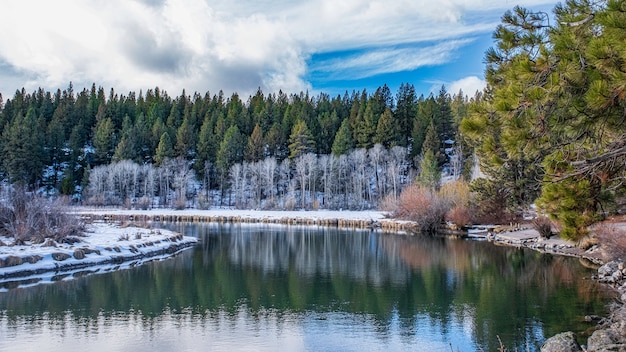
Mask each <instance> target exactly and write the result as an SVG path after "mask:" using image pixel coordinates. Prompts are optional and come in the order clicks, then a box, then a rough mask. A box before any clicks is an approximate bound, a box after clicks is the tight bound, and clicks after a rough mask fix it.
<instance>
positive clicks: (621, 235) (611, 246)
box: [593, 224, 626, 261]
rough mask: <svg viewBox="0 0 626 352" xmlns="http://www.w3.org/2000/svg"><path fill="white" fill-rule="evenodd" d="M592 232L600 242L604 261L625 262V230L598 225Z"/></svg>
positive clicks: (612, 226)
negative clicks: (618, 260)
mask: <svg viewBox="0 0 626 352" xmlns="http://www.w3.org/2000/svg"><path fill="white" fill-rule="evenodd" d="M593 232H594V233H595V234H596V237H597V238H598V240H599V241H600V246H601V248H602V252H603V255H604V257H605V258H604V259H605V260H606V261H611V260H617V259H621V260H626V228H618V227H616V226H614V225H606V224H600V225H597V226H594V228H593Z"/></svg>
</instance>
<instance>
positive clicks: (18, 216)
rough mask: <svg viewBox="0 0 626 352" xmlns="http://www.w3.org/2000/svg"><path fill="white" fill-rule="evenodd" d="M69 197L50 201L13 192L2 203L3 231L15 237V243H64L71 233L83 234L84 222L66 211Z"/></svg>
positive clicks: (0, 205) (33, 195)
mask: <svg viewBox="0 0 626 352" xmlns="http://www.w3.org/2000/svg"><path fill="white" fill-rule="evenodd" d="M66 205H67V199H56V200H50V199H47V198H44V197H42V196H40V195H36V194H31V193H26V192H25V191H24V190H23V189H18V190H15V191H12V192H11V194H10V195H9V197H8V200H6V201H4V202H2V203H0V231H1V232H2V233H4V234H5V235H6V236H9V237H13V239H14V241H15V243H16V244H22V243H24V242H26V241H32V242H35V243H43V242H44V241H45V240H46V239H47V238H50V239H53V240H55V241H57V242H65V241H66V240H67V239H68V238H69V237H71V236H82V234H83V231H84V224H83V223H82V221H81V220H80V219H79V218H78V217H76V216H74V215H70V214H67V213H66V212H65V206H66Z"/></svg>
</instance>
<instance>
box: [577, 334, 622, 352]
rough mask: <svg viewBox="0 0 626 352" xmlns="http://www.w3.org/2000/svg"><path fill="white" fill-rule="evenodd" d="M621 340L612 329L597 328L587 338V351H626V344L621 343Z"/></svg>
mask: <svg viewBox="0 0 626 352" xmlns="http://www.w3.org/2000/svg"><path fill="white" fill-rule="evenodd" d="M619 340H620V339H619V336H617V334H616V332H615V331H614V330H612V329H602V330H596V331H594V332H593V334H591V336H589V339H588V340H587V351H588V352H608V351H626V345H624V344H621V343H620V341H619Z"/></svg>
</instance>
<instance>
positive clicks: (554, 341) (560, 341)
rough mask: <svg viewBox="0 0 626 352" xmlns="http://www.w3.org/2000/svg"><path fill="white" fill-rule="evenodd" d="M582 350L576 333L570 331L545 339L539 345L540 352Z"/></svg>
mask: <svg viewBox="0 0 626 352" xmlns="http://www.w3.org/2000/svg"><path fill="white" fill-rule="evenodd" d="M579 351H582V348H580V345H579V344H578V342H576V335H575V334H574V333H573V332H571V331H568V332H562V333H560V334H558V335H554V336H552V337H551V338H549V339H547V340H546V342H544V343H543V345H542V346H541V352H579Z"/></svg>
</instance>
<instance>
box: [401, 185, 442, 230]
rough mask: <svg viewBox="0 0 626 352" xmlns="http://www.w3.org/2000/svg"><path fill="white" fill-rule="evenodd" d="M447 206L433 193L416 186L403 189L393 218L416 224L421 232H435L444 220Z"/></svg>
mask: <svg viewBox="0 0 626 352" xmlns="http://www.w3.org/2000/svg"><path fill="white" fill-rule="evenodd" d="M447 210H448V209H447V206H446V204H445V202H444V201H442V200H441V199H440V198H439V197H438V196H437V194H436V193H435V192H433V191H431V190H430V189H428V188H426V187H422V186H418V185H412V186H409V187H408V188H406V189H404V190H403V191H402V193H401V194H400V197H399V198H398V203H397V209H396V211H395V213H394V216H395V217H397V218H400V219H405V220H410V221H413V222H415V223H416V226H417V229H418V230H419V231H421V232H426V233H434V232H436V231H437V230H438V229H439V227H440V225H441V223H442V222H443V220H444V215H445V214H446V212H447Z"/></svg>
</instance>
